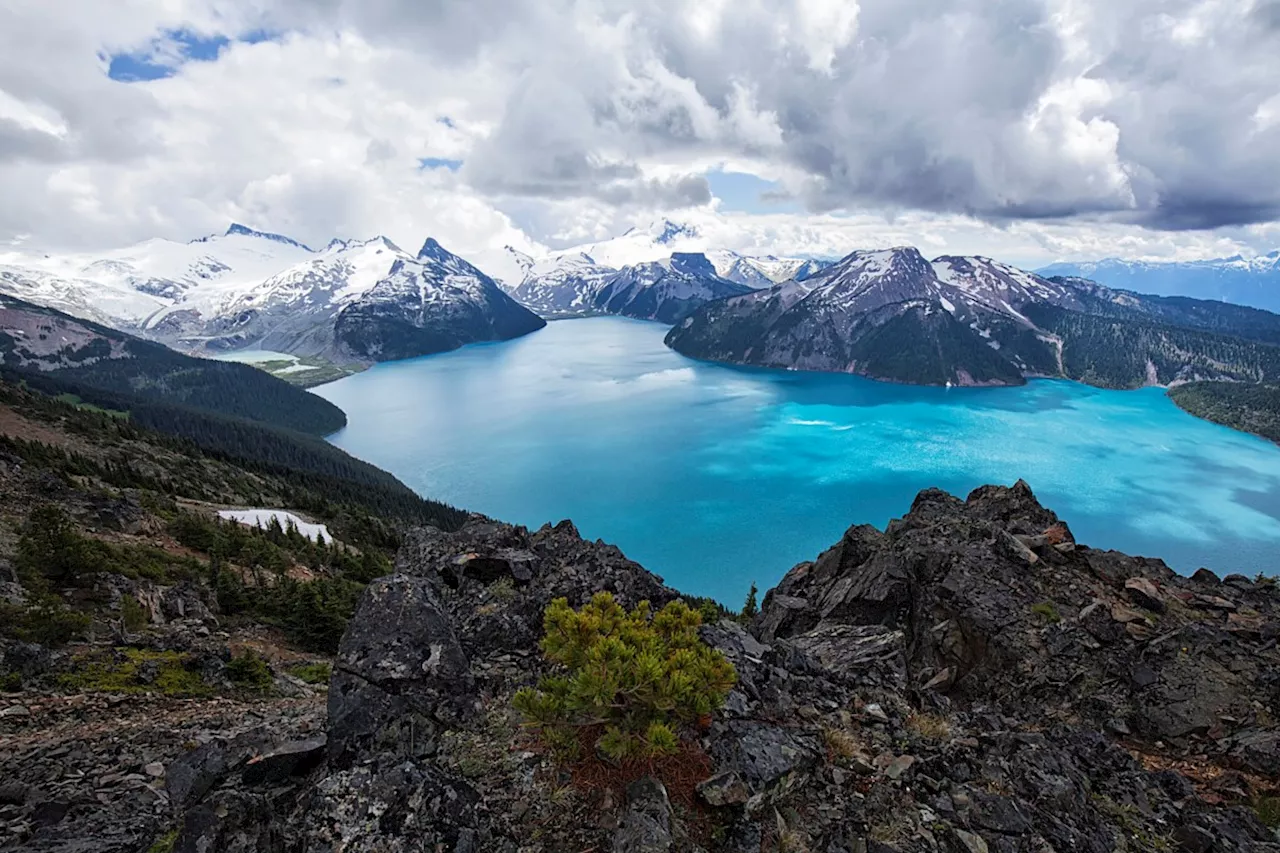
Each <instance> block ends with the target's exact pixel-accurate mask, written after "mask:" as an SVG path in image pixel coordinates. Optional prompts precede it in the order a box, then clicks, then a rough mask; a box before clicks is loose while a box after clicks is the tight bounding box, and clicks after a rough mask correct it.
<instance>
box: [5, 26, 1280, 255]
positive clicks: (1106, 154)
mask: <svg viewBox="0 0 1280 853" xmlns="http://www.w3.org/2000/svg"><path fill="white" fill-rule="evenodd" d="M0 46H2V47H3V50H0V194H2V195H3V197H4V198H5V200H6V201H5V204H3V205H0V243H3V242H14V241H18V242H20V243H22V244H23V245H24V246H26V247H32V246H39V247H45V246H47V247H49V248H51V249H52V248H94V247H99V248H100V247H107V246H118V245H124V244H126V243H130V242H134V241H137V240H141V239H145V238H147V237H152V236H164V237H170V238H174V239H185V238H188V237H190V236H193V235H196V234H201V233H209V232H213V231H219V230H221V229H223V228H225V227H226V224H227V222H229V221H240V222H247V223H249V224H251V225H254V226H257V227H261V228H265V229H270V230H273V231H280V232H283V233H288V234H291V235H293V236H295V237H297V238H299V239H302V240H306V241H310V242H316V243H321V244H323V243H324V242H325V241H327V240H328V238H329V237H331V236H333V235H350V236H370V235H373V234H377V233H385V234H387V235H388V236H390V237H392V238H393V239H397V240H400V241H403V242H404V243H406V244H416V243H417V242H420V240H421V238H422V236H423V235H425V234H433V235H436V236H438V237H439V238H440V239H441V240H442V241H445V242H446V243H447V244H449V245H450V246H452V247H456V249H457V250H458V251H460V252H462V253H463V254H464V255H465V254H468V253H477V254H481V253H484V252H486V251H493V250H496V249H498V248H500V247H501V246H503V245H506V244H511V245H513V246H515V247H517V248H519V249H522V250H526V251H531V252H537V251H539V250H540V249H541V248H542V247H563V246H567V245H572V244H575V243H583V242H590V241H594V240H599V239H603V238H605V237H608V236H610V235H613V234H617V233H619V232H621V231H622V230H625V228H626V227H628V226H629V225H632V224H634V223H636V222H644V221H649V220H651V219H653V218H655V217H657V216H661V215H673V216H675V217H677V218H680V219H682V220H685V221H693V222H696V223H698V226H699V228H700V230H701V231H702V232H703V233H706V234H708V235H712V234H714V235H715V236H716V239H717V240H719V241H720V242H719V245H722V246H724V247H726V248H733V249H740V250H747V251H752V250H754V251H770V252H777V253H780V254H781V253H785V254H795V253H799V252H809V253H814V254H843V253H844V252H846V251H848V250H849V249H852V248H855V247H859V246H874V245H887V244H895V243H901V242H910V243H916V244H919V245H922V246H928V247H931V248H936V249H937V251H938V252H939V253H941V252H982V253H985V254H991V255H997V256H1000V257H1004V258H1008V259H1010V260H1015V261H1021V262H1040V261H1047V260H1050V259H1054V258H1075V257H1095V256H1100V255H1124V256H1132V257H1192V256H1209V255H1223V254H1230V253H1232V252H1235V251H1239V250H1242V249H1243V250H1246V251H1248V250H1266V249H1270V248H1274V246H1275V245H1276V244H1277V243H1280V227H1278V226H1277V225H1276V220H1277V218H1278V217H1280V4H1277V3H1276V2H1275V0H1266V2H1257V1H1256V0H1255V1H1254V2H1250V0H1243V2H1242V0H1233V1H1232V2H1220V0H1198V2H1192V0H1134V2H1129V3H1122V4H1116V3H1106V2H1103V0H998V2H992V0H863V2H860V3H853V2H850V3H839V2H824V0H785V2H764V0H737V2H734V3H729V2H727V1H726V0H703V2H698V3H691V2H685V3H676V2H668V0H627V2H623V0H545V2H540V3H524V2H517V1H516V0H470V2H456V0H425V1H424V0H381V2H368V0H242V2H227V0H122V2H116V3H110V4H107V3H101V2H97V0H61V2H59V3H57V4H49V3H46V2H39V0H9V2H7V3H5V4H4V6H3V8H0ZM724 172H735V173H746V174H748V175H756V176H758V177H759V178H760V179H763V181H764V182H767V183H766V184H765V185H766V186H768V187H770V195H771V198H772V199H773V201H774V202H775V203H777V202H780V201H781V202H785V204H771V203H769V202H767V201H761V203H760V204H758V205H757V204H754V203H747V204H743V203H741V202H740V201H738V202H734V203H733V204H730V203H727V202H726V201H725V200H724V199H726V198H727V197H728V196H729V194H728V193H727V192H726V190H725V187H724V185H723V184H722V183H720V178H719V177H718V176H719V175H721V174H722V173H724Z"/></svg>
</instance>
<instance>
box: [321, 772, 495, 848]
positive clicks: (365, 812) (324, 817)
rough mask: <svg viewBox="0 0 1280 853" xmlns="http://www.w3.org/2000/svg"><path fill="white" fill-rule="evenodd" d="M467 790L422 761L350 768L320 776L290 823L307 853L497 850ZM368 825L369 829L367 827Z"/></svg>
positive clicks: (472, 791) (478, 806)
mask: <svg viewBox="0 0 1280 853" xmlns="http://www.w3.org/2000/svg"><path fill="white" fill-rule="evenodd" d="M484 820H485V815H484V809H483V806H482V804H481V802H480V797H479V795H478V794H477V793H476V791H475V789H474V788H472V787H471V786H470V785H468V784H467V783H465V782H463V781H461V780H458V779H454V778H452V777H450V776H449V775H448V774H446V773H444V772H443V771H441V770H440V769H439V768H437V767H435V766H433V765H432V764H430V763H423V762H417V761H412V760H410V761H402V762H395V763H391V764H389V765H387V766H383V765H381V764H374V765H366V766H360V767H353V768H351V769H350V770H343V771H339V772H336V773H332V774H330V775H328V776H326V777H325V778H323V779H322V780H321V781H320V782H319V783H318V784H317V785H316V787H315V789H314V791H313V792H312V793H311V796H310V799H309V801H308V802H307V804H306V806H305V811H304V812H303V813H302V815H301V817H300V818H299V820H298V821H297V823H296V829H297V830H299V831H300V834H301V836H302V839H303V841H304V844H305V846H304V849H307V850H343V851H348V853H416V851H420V850H437V849H441V850H448V851H459V850H470V851H474V853H481V851H487V850H490V849H495V850H496V849H499V848H498V846H497V844H494V843H492V841H491V840H490V836H489V833H488V831H487V829H486V828H485V826H484ZM371 826H376V827H377V831H376V832H370V829H369V828H370V827H371Z"/></svg>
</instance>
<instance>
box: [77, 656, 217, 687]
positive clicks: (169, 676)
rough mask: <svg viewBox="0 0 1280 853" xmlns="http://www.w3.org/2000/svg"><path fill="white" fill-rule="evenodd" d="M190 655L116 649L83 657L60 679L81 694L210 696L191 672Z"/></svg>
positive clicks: (202, 682)
mask: <svg viewBox="0 0 1280 853" xmlns="http://www.w3.org/2000/svg"><path fill="white" fill-rule="evenodd" d="M190 662H191V658H190V656H189V655H185V654H182V653H181V652H171V651H166V652H157V651H152V650H150V649H136V648H128V647H124V648H117V649H114V650H112V651H111V652H108V653H105V654H91V655H82V656H79V657H77V658H76V659H75V668H74V669H72V670H71V671H69V672H64V673H62V674H61V675H60V676H59V677H58V685H59V686H60V687H61V688H62V689H64V690H70V691H75V692H81V693H147V692H153V693H161V694H163V695H165V696H209V695H211V694H212V693H213V688H212V687H210V686H209V685H208V684H206V683H205V682H204V680H203V679H201V678H200V674H199V673H198V672H194V671H192V670H191V669H188V665H189V664H190Z"/></svg>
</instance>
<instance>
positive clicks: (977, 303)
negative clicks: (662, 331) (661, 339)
mask: <svg viewBox="0 0 1280 853" xmlns="http://www.w3.org/2000/svg"><path fill="white" fill-rule="evenodd" d="M666 341H667V344H668V345H669V346H671V347H672V348H673V349H675V350H677V351H678V352H681V353H684V354H685V355H689V356H692V357H695V358H705V359H709V360H713V361H726V362H733V363H739V364H756V365H762V366H769V367H785V368H792V369H802V370H825V371H841V372H850V373H859V374H862V375H865V376H871V377H874V378H879V379H889V380H893V381H897V382H911V383H918V384H936V385H944V384H945V385H951V384H956V385H1004V384H1019V383H1021V382H1024V381H1025V377H1028V376H1062V377H1067V378H1071V379H1078V380H1080V381H1083V382H1088V383H1091V384H1095V385H1102V386H1105V387H1119V388H1132V387H1139V386H1142V385H1171V384H1178V383H1181V382H1187V381H1194V380H1197V379H1220V380H1222V379H1225V380H1232V381H1250V382H1257V381H1263V380H1266V381H1275V380H1276V379H1277V378H1280V356H1277V355H1276V349H1275V346H1274V344H1275V343H1276V342H1277V341H1280V316H1277V315H1275V314H1269V313H1267V312H1264V311H1258V310H1255V309H1250V308H1243V307H1240V306H1235V305H1225V304H1223V303H1219V302H1209V301H1202V300H1191V299H1168V298H1164V297H1158V296H1145V295H1143V294H1139V293H1132V292H1129V291H1119V290H1114V289H1111V288H1107V287H1104V286H1102V285H1098V284H1096V283H1095V282H1092V281H1087V280H1084V279H1075V278H1063V277H1055V278H1053V279H1046V278H1044V277H1042V276H1039V275H1036V274H1033V273H1028V272H1026V271H1024V270H1020V269H1017V268H1015V267H1011V266H1009V265H1007V264H1002V263H1000V262H998V261H993V260H991V259H990V258H981V257H954V256H944V257H940V258H936V259H934V260H933V261H927V260H925V259H924V258H923V257H922V256H921V255H920V253H919V252H918V251H916V250H915V249H914V248H911V247H909V246H904V247H899V248H894V249H885V250H881V251H870V252H867V251H859V252H853V253H852V254H850V255H848V256H847V257H845V258H844V259H842V260H840V261H839V262H837V263H836V264H834V265H833V266H831V267H830V268H828V269H826V270H823V271H822V272H820V273H818V274H816V275H814V276H813V277H811V278H809V279H807V280H805V281H788V282H784V283H782V284H780V285H777V286H775V287H771V288H768V289H766V290H758V291H754V292H752V293H748V294H745V295H743V296H738V297H734V298H730V299H723V300H720V301H718V302H711V303H708V304H707V305H704V306H703V307H702V308H700V309H699V310H697V311H695V312H694V313H693V314H691V315H690V316H689V317H688V318H686V319H685V320H684V321H683V322H681V323H680V324H678V325H677V326H676V327H675V328H673V329H672V330H671V332H670V333H669V334H668V335H667V338H666Z"/></svg>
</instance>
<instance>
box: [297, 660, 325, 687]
mask: <svg viewBox="0 0 1280 853" xmlns="http://www.w3.org/2000/svg"><path fill="white" fill-rule="evenodd" d="M289 672H290V673H292V674H293V675H294V676H295V677H297V678H299V679H301V680H303V681H305V682H306V683H307V684H328V683H329V678H330V676H332V675H333V666H332V665H330V664H329V663H327V662H326V661H313V662H312V663H304V664H299V665H298V666H295V667H293V668H292V669H290V670H289Z"/></svg>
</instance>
